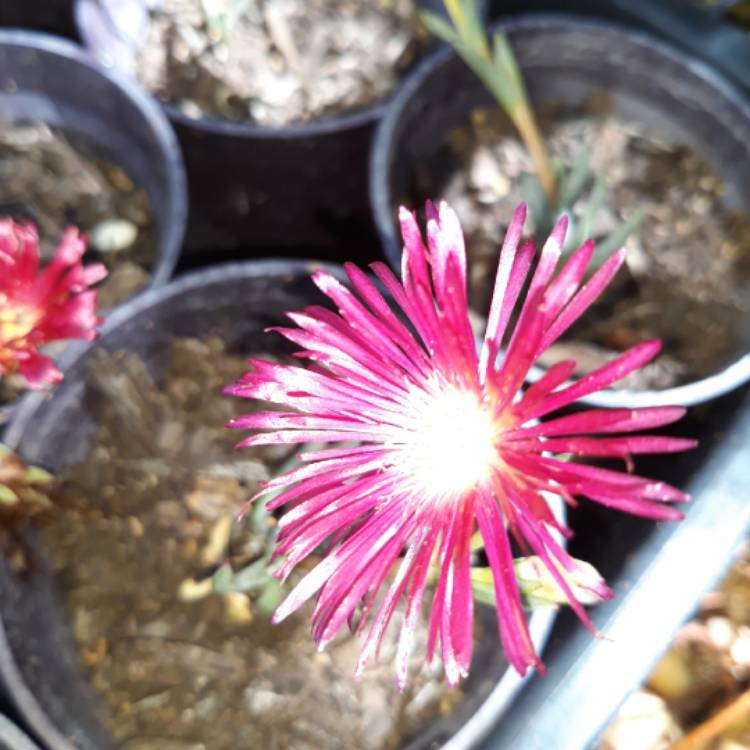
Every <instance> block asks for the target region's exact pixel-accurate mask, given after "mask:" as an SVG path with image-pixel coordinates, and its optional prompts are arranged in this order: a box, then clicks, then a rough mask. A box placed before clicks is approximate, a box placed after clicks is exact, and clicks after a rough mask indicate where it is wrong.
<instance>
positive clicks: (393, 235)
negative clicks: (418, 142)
mask: <svg viewBox="0 0 750 750" xmlns="http://www.w3.org/2000/svg"><path fill="white" fill-rule="evenodd" d="M490 28H497V29H501V30H503V31H505V32H507V31H510V32H513V31H535V30H538V31H549V30H550V29H557V30H560V31H573V30H581V31H590V32H591V33H593V34H598V35H601V34H613V35H616V36H618V37H621V38H625V39H626V40H627V41H628V43H630V44H632V45H634V46H640V47H648V48H649V49H651V50H653V51H655V52H656V53H657V54H659V55H660V56H662V57H663V58H665V59H667V60H670V61H671V62H673V63H675V64H677V65H679V66H681V67H683V68H686V69H687V70H689V71H690V72H691V73H692V74H694V75H695V76H697V77H699V78H702V79H703V80H704V81H705V82H706V83H707V84H709V85H710V86H712V87H713V88H714V89H716V90H717V91H718V93H719V94H721V95H722V96H724V97H725V98H726V99H728V100H730V101H731V102H732V104H733V106H735V107H736V108H737V109H739V110H740V111H741V112H742V113H743V116H744V117H745V119H747V120H748V121H750V102H748V101H746V100H745V98H744V97H743V96H742V95H741V94H740V93H739V92H738V90H737V89H736V88H735V87H734V86H733V85H732V84H731V83H729V82H728V81H727V80H726V79H725V78H724V77H722V76H721V75H720V74H719V73H717V72H716V71H715V70H714V69H713V68H712V67H711V66H710V65H708V64H707V63H705V62H703V61H702V60H699V59H697V58H693V57H690V56H689V55H687V54H686V53H684V52H682V51H680V50H679V49H677V48H675V47H674V46H672V45H671V44H669V43H667V42H663V41H661V40H660V39H658V38H657V37H655V36H653V35H652V34H650V33H648V32H642V31H636V30H632V29H630V28H628V27H627V26H623V25H621V24H617V23H614V22H610V21H602V20H593V19H590V18H586V17H583V16H580V15H574V14H570V15H566V14H561V13H544V14H541V13H540V14H533V15H532V14H528V15H519V16H515V17H513V18H510V19H506V20H502V21H495V22H494V23H492V24H491V26H490ZM454 57H455V53H454V52H453V50H452V49H451V48H449V47H444V48H441V49H438V50H436V51H435V52H434V53H433V54H431V55H429V56H428V57H427V58H425V59H424V60H423V61H422V62H421V63H420V64H419V65H418V66H417V67H416V68H415V70H414V71H413V72H412V73H411V74H410V75H409V76H408V77H407V78H406V79H405V80H404V81H403V83H402V84H401V86H400V87H399V88H398V90H397V91H396V93H395V95H394V97H393V98H392V100H391V101H390V102H389V104H388V106H387V107H386V111H385V114H384V115H383V117H382V118H381V120H380V122H379V124H378V126H377V128H376V130H375V136H374V138H373V141H372V147H371V149H370V165H369V176H368V187H369V194H370V208H371V211H372V214H373V219H374V222H375V227H376V230H377V234H378V238H379V240H380V245H381V248H382V250H383V254H384V256H385V258H386V260H387V262H388V264H389V265H390V266H391V267H392V268H393V269H394V270H395V271H396V272H397V273H399V271H400V255H401V252H400V249H399V248H400V246H401V239H400V234H399V232H398V228H397V223H396V220H395V214H394V211H393V204H392V203H391V200H390V199H391V195H390V185H389V183H388V178H389V174H390V171H391V170H390V165H391V159H392V156H393V153H394V151H395V148H394V144H395V137H396V130H397V128H398V126H399V124H400V121H401V115H402V112H403V110H404V109H405V107H406V106H407V105H408V103H409V102H410V101H411V99H412V97H413V96H414V95H415V93H416V92H417V91H419V89H420V88H421V86H422V84H423V82H424V81H425V80H426V79H428V78H430V77H431V76H432V75H434V74H435V73H436V71H439V70H440V69H441V68H443V67H444V66H445V65H446V63H448V62H449V61H450V60H451V59H452V58H454ZM545 372H546V369H545V368H543V367H540V366H538V365H534V366H533V367H532V368H531V370H530V372H529V377H528V381H529V382H535V381H537V380H539V378H541V377H542V376H543V375H544V373H545ZM748 380H750V352H748V353H745V354H743V355H741V356H740V357H738V358H737V359H735V360H734V361H733V362H731V363H730V364H728V365H726V366H725V367H723V368H722V369H721V370H718V371H717V372H715V373H713V374H711V375H709V376H707V377H704V378H700V379H697V380H693V381H690V382H688V383H685V384H684V385H679V386H675V387H672V388H665V389H662V390H642V391H635V390H629V389H625V388H620V389H618V388H606V389H604V390H602V391H598V392H596V393H593V394H590V395H588V396H585V397H583V398H582V399H580V403H585V404H589V405H592V406H598V407H612V408H642V407H647V406H666V405H669V406H694V405H696V404H700V403H704V402H706V401H711V400H713V399H715V398H718V397H719V396H723V395H724V394H726V393H729V392H730V391H732V390H734V389H735V388H738V387H739V386H741V385H743V384H744V383H746V382H747V381H748ZM569 382H570V381H569ZM568 384H569V383H568Z"/></svg>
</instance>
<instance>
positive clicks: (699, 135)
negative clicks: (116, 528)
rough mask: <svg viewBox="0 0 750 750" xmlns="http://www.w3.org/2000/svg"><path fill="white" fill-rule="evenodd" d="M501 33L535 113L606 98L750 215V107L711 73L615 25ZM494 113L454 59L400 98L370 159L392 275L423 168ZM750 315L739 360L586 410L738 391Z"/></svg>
mask: <svg viewBox="0 0 750 750" xmlns="http://www.w3.org/2000/svg"><path fill="white" fill-rule="evenodd" d="M498 28H500V29H503V30H504V31H505V32H506V33H507V35H508V38H509V40H510V42H511V44H512V46H513V49H514V50H515V53H516V55H517V57H518V60H519V63H520V65H521V68H522V70H523V73H524V77H525V80H526V83H527V87H528V91H529V96H530V98H531V100H532V102H533V103H534V105H535V106H537V107H538V106H539V105H540V104H544V103H550V102H551V103H554V104H555V105H558V104H562V105H563V106H569V107H576V106H581V105H582V103H583V102H587V101H589V100H590V99H591V98H592V95H594V94H595V93H597V92H600V91H602V92H604V93H603V96H605V97H606V102H607V107H608V108H609V110H608V111H611V112H613V113H614V114H616V115H621V116H623V117H626V118H629V119H630V120H633V121H635V122H638V123H644V125H646V126H648V127H650V128H653V129H654V130H655V131H656V132H658V133H659V134H664V136H665V139H667V140H674V141H675V142H676V143H678V144H683V143H684V144H686V145H687V147H689V148H691V149H693V150H694V151H695V152H696V153H697V154H699V155H700V156H702V157H703V158H704V159H705V160H706V161H707V162H708V163H709V164H710V165H711V166H712V167H713V168H714V169H715V170H716V172H717V173H718V175H720V177H721V178H722V179H723V180H724V182H725V185H726V195H725V196H724V198H723V201H724V202H725V204H726V205H727V207H729V208H730V209H734V210H738V211H741V210H744V207H746V206H747V205H749V204H750V145H749V144H750V109H748V106H747V105H746V103H745V102H744V101H743V100H742V98H741V97H740V96H739V95H737V94H736V92H734V90H733V89H732V88H731V87H729V86H728V85H727V84H726V83H725V82H724V81H722V80H721V79H720V78H718V77H717V76H716V75H715V74H714V73H712V71H711V70H709V69H708V68H706V67H705V66H704V65H702V64H700V63H699V62H697V61H695V60H691V59H688V58H686V57H684V56H683V55H681V54H680V53H678V52H676V51H674V50H672V49H670V48H668V47H666V46H664V45H663V44H662V43H660V42H658V41H656V40H654V39H651V38H649V37H647V36H644V35H641V34H638V33H636V32H631V31H628V30H626V29H623V28H621V27H617V26H614V25H606V24H602V23H593V22H585V21H581V20H580V19H575V18H569V17H568V18H566V17H562V16H546V17H545V16H536V17H528V18H520V19H514V20H511V21H508V22H505V23H502V24H500V25H499V27H498ZM491 106H493V103H492V100H491V99H490V97H489V94H487V93H486V91H485V90H484V88H483V86H482V84H481V83H480V82H479V81H478V79H477V78H476V77H475V76H474V75H473V74H472V73H471V72H470V71H469V70H468V68H467V67H466V65H465V64H464V63H463V62H462V61H461V60H459V59H458V58H457V57H456V56H455V55H454V54H453V53H452V52H451V51H450V50H441V51H439V52H437V53H436V54H435V55H433V56H432V57H430V58H429V59H428V60H426V61H425V62H424V63H423V64H422V65H421V66H420V67H419V69H418V70H417V71H415V73H414V74H412V75H411V76H410V77H409V79H408V80H407V81H406V82H405V83H404V85H403V86H402V87H401V89H400V91H399V92H398V94H397V96H396V97H395V98H394V100H393V102H392V104H391V105H390V107H389V110H388V112H387V114H386V116H385V117H384V119H383V121H382V122H381V125H380V127H379V129H378V132H377V134H376V138H375V141H374V143H373V149H372V152H371V161H370V169H371V171H370V200H371V204H372V208H373V213H374V216H375V221H376V224H377V229H378V234H379V236H380V239H381V242H382V246H383V251H384V252H385V255H386V257H387V259H388V261H389V262H390V263H391V265H392V266H394V267H398V265H399V257H400V254H401V244H400V239H399V235H398V231H397V227H396V223H395V210H394V208H395V206H396V205H397V204H398V203H399V202H402V201H403V200H404V199H405V198H407V197H408V196H409V194H410V189H411V188H412V184H413V182H414V179H415V170H416V168H417V165H419V164H420V163H424V162H427V161H429V160H430V159H432V160H433V162H435V163H439V167H441V168H445V163H444V160H443V162H440V160H441V159H442V158H443V157H442V156H441V154H443V155H444V154H445V144H446V142H447V140H448V137H449V134H450V133H451V131H453V130H455V129H456V128H460V127H466V126H467V125H468V122H469V118H470V113H472V112H473V110H474V109H476V108H478V107H491ZM441 149H442V151H441ZM438 196H439V192H438V193H437V194H436V195H433V197H438ZM668 229H670V230H671V229H673V228H672V227H669V228H668ZM748 314H749V313H748V312H747V309H746V310H745V312H744V313H741V312H740V313H737V320H736V321H734V322H736V328H737V330H738V331H739V337H740V343H739V345H738V346H737V347H736V351H734V352H733V354H732V355H731V356H730V357H729V362H728V363H726V364H722V365H720V366H717V368H716V370H715V371H714V372H710V373H708V374H706V376H705V377H701V378H698V379H695V380H694V381H692V382H685V383H683V384H680V385H677V386H676V387H670V388H664V389H661V390H638V391H636V390H625V389H610V390H607V391H603V392H600V393H597V394H594V395H592V396H590V397H588V398H587V399H586V401H587V402H589V403H594V404H599V405H607V406H626V407H635V406H650V405H655V404H667V403H670V404H684V405H689V404H695V403H699V402H702V401H706V400H709V399H712V398H714V397H716V396H718V395H720V394H722V393H725V392H727V391H729V390H731V389H733V388H735V387H737V386H738V385H740V384H741V383H743V382H745V381H747V380H748V379H749V378H750V355H748V354H747V344H748V343H749V341H748V335H749V334H748V331H750V318H748V317H747V316H748ZM636 332H637V331H636ZM541 372H542V371H541V370H539V369H537V370H536V371H535V372H534V373H532V377H533V378H538V377H539V376H540V374H541Z"/></svg>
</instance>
